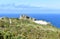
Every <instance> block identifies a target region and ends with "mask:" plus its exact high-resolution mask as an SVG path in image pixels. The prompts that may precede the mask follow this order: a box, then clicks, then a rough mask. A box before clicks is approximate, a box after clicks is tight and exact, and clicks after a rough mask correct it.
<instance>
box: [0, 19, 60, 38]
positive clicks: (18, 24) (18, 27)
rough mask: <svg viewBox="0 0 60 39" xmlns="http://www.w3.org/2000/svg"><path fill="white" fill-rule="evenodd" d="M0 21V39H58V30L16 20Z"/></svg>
mask: <svg viewBox="0 0 60 39" xmlns="http://www.w3.org/2000/svg"><path fill="white" fill-rule="evenodd" d="M10 19H11V24H10V21H9V18H3V19H0V39H60V30H59V29H57V28H55V27H54V26H52V25H40V24H36V23H34V22H33V21H31V20H27V19H26V20H24V19H18V18H10Z"/></svg>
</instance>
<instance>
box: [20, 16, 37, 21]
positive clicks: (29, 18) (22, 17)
mask: <svg viewBox="0 0 60 39" xmlns="http://www.w3.org/2000/svg"><path fill="white" fill-rule="evenodd" d="M20 19H27V20H32V21H35V20H36V19H35V18H31V17H29V16H26V15H21V16H20Z"/></svg>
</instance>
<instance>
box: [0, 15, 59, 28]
mask: <svg viewBox="0 0 60 39" xmlns="http://www.w3.org/2000/svg"><path fill="white" fill-rule="evenodd" d="M20 15H21V14H0V17H4V16H6V17H9V18H19V17H20ZM27 15H28V16H30V17H32V18H36V19H38V20H45V21H47V22H50V23H51V24H52V25H54V26H55V27H57V28H60V14H27Z"/></svg>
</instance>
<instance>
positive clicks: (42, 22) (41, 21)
mask: <svg viewBox="0 0 60 39" xmlns="http://www.w3.org/2000/svg"><path fill="white" fill-rule="evenodd" d="M34 22H35V23H37V24H42V25H47V24H49V23H48V22H46V21H43V20H36V21H34Z"/></svg>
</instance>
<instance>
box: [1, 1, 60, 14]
mask: <svg viewBox="0 0 60 39" xmlns="http://www.w3.org/2000/svg"><path fill="white" fill-rule="evenodd" d="M0 13H34V14H35V13H43V14H44V13H52V14H53V13H60V0H0Z"/></svg>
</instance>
